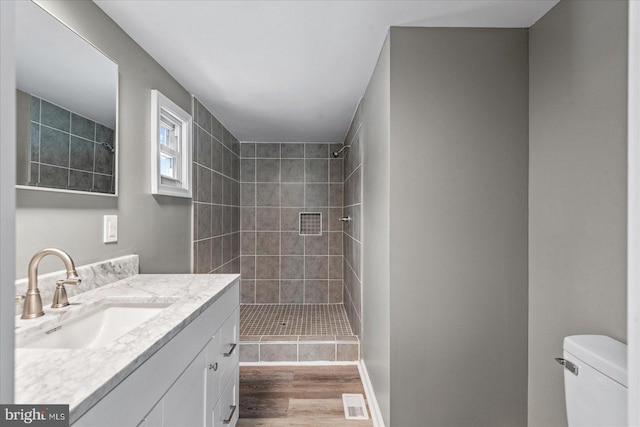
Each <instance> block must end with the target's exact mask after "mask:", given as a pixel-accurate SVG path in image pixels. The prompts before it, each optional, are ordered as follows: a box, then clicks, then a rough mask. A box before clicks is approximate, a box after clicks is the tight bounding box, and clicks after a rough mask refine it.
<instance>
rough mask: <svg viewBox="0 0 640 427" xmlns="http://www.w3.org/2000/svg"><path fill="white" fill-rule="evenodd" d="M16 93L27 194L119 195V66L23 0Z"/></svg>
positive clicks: (21, 178)
mask: <svg viewBox="0 0 640 427" xmlns="http://www.w3.org/2000/svg"><path fill="white" fill-rule="evenodd" d="M16 87H17V89H18V90H17V93H16V100H17V101H16V103H17V108H16V119H17V128H16V130H17V161H18V164H17V167H16V171H17V177H16V178H17V180H16V182H17V184H18V185H19V186H20V188H37V189H48V190H51V189H58V190H64V191H84V192H91V193H102V194H110V195H114V194H117V177H116V175H117V174H116V171H117V151H116V150H117V138H116V136H117V132H116V122H117V91H118V66H117V64H115V63H114V62H113V61H111V60H110V59H109V58H108V57H106V56H105V55H104V54H103V53H102V52H100V51H99V50H97V49H96V48H95V47H94V46H93V45H91V44H90V43H88V42H87V41H86V40H84V39H83V38H82V37H80V36H79V35H78V34H76V33H75V32H73V31H71V30H70V29H69V28H68V27H66V26H65V25H64V24H62V23H61V22H60V21H58V20H57V19H56V18H54V17H53V16H51V15H50V14H49V13H48V12H46V11H45V10H44V9H42V8H41V7H39V6H38V5H36V4H35V3H33V2H31V1H21V2H16ZM23 186H25V187H23Z"/></svg>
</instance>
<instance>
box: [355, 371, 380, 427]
mask: <svg viewBox="0 0 640 427" xmlns="http://www.w3.org/2000/svg"><path fill="white" fill-rule="evenodd" d="M358 371H359V372H360V378H361V379H362V385H363V386H364V393H365V395H366V396H367V403H368V404H369V410H370V411H371V419H372V420H373V427H385V426H384V419H383V418H382V412H380V406H378V401H377V400H376V394H375V393H374V392H373V386H372V385H371V379H370V378H369V372H368V371H367V366H366V365H365V364H364V360H362V359H360V363H358Z"/></svg>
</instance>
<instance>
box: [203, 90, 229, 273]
mask: <svg viewBox="0 0 640 427" xmlns="http://www.w3.org/2000/svg"><path fill="white" fill-rule="evenodd" d="M193 104H194V108H193V110H194V121H193V138H194V139H193V147H194V150H193V239H194V241H193V255H194V260H193V263H194V272H195V273H203V274H206V273H216V274H225V273H240V142H238V140H237V139H236V138H235V137H234V136H233V135H232V134H231V132H229V131H228V130H227V129H226V128H225V127H224V126H222V124H221V123H220V122H219V121H218V120H217V119H216V118H215V117H214V116H213V115H212V114H211V113H210V112H209V111H208V110H207V109H206V108H205V107H204V106H203V105H202V104H201V103H200V102H198V100H197V99H195V98H194V99H193Z"/></svg>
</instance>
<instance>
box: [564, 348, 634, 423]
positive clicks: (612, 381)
mask: <svg viewBox="0 0 640 427" xmlns="http://www.w3.org/2000/svg"><path fill="white" fill-rule="evenodd" d="M563 349H564V352H563V353H564V355H563V357H564V359H565V360H567V361H568V362H570V363H572V364H573V365H575V366H576V367H577V375H576V374H575V373H574V372H572V370H573V371H575V369H566V368H565V369H564V392H565V400H566V404H567V418H568V421H569V427H578V426H590V427H597V426H607V427H615V426H620V427H623V426H626V425H627V346H626V345H625V344H623V343H621V342H619V341H616V340H614V339H613V338H610V337H607V336H604V335H573V336H568V337H565V338H564V345H563ZM566 366H568V367H571V366H570V365H569V364H567V365H566Z"/></svg>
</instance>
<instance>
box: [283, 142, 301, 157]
mask: <svg viewBox="0 0 640 427" xmlns="http://www.w3.org/2000/svg"><path fill="white" fill-rule="evenodd" d="M280 153H281V156H282V158H283V159H293V158H295V159H304V144H281V145H280Z"/></svg>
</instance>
